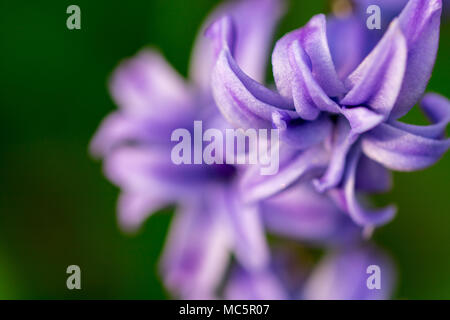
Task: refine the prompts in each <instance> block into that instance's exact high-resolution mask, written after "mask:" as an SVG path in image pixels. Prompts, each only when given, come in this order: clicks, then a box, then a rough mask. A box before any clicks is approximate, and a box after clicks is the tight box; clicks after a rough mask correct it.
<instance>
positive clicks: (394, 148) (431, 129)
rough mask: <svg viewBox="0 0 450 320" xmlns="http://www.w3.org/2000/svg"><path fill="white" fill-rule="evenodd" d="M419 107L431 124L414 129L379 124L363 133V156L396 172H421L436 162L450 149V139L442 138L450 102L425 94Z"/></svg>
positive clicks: (393, 123)
mask: <svg viewBox="0 0 450 320" xmlns="http://www.w3.org/2000/svg"><path fill="white" fill-rule="evenodd" d="M421 106H422V109H423V111H424V112H425V114H426V115H427V117H428V118H429V119H430V120H431V121H432V122H434V124H431V125H429V126H417V125H409V124H404V123H401V122H397V121H392V122H391V123H390V124H387V123H386V124H382V125H380V126H379V127H377V128H375V129H374V130H372V131H370V132H368V133H366V134H364V136H363V138H362V148H363V151H364V153H365V154H366V155H367V156H368V157H369V158H371V159H373V160H375V161H377V162H379V163H381V164H382V165H384V166H386V167H388V168H389V169H392V170H398V171H414V170H420V169H424V168H426V167H428V166H431V165H432V164H434V163H435V162H437V161H438V160H439V159H440V158H441V156H442V155H443V154H444V153H445V152H446V151H447V150H448V149H449V148H450V139H443V137H444V135H445V128H446V127H447V125H448V123H449V122H450V102H449V101H448V100H447V99H445V98H444V97H441V96H439V95H436V94H428V95H426V96H425V98H424V99H423V101H422V105H421Z"/></svg>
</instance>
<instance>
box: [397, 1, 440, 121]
mask: <svg viewBox="0 0 450 320" xmlns="http://www.w3.org/2000/svg"><path fill="white" fill-rule="evenodd" d="M441 13H442V1H441V0H417V1H409V2H408V4H407V5H406V7H405V8H404V9H403V11H402V13H401V14H400V17H399V23H400V28H401V29H402V32H403V34H404V35H405V38H406V41H407V46H408V63H407V66H406V72H405V77H404V80H403V84H402V88H401V91H400V94H399V96H398V99H397V102H396V103H395V106H394V108H393V109H392V113H391V118H392V119H398V118H400V117H401V116H403V115H405V114H406V113H407V112H408V111H409V110H410V109H411V108H412V107H413V106H414V105H415V104H416V102H417V100H419V98H420V96H421V95H422V94H423V92H424V91H425V88H426V86H427V84H428V81H429V79H430V76H431V72H432V70H433V67H434V62H435V60H436V54H437V50H438V46H439V28H440V19H441Z"/></svg>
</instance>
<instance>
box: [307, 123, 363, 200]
mask: <svg viewBox="0 0 450 320" xmlns="http://www.w3.org/2000/svg"><path fill="white" fill-rule="evenodd" d="M357 139H358V135H357V134H355V133H353V132H351V130H350V126H349V125H348V122H347V120H345V119H343V118H339V120H338V123H337V126H336V129H335V133H334V141H333V146H332V150H331V159H330V163H329V165H328V168H327V170H326V172H325V174H324V175H323V176H322V177H321V178H320V179H316V180H314V181H313V182H314V185H315V187H316V188H317V190H318V191H319V192H324V191H326V190H328V189H331V188H333V187H336V186H337V185H338V184H339V183H340V182H341V180H342V176H343V175H344V170H345V165H346V158H347V154H348V152H349V151H350V149H351V147H352V146H353V144H354V143H355V141H356V140H357Z"/></svg>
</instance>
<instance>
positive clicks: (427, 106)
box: [390, 93, 450, 139]
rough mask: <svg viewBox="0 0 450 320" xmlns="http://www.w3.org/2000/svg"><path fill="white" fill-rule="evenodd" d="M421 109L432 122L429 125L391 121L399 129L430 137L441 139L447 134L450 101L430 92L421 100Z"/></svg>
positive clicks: (449, 118) (449, 119)
mask: <svg viewBox="0 0 450 320" xmlns="http://www.w3.org/2000/svg"><path fill="white" fill-rule="evenodd" d="M420 106H421V109H422V111H423V112H424V114H425V116H426V117H427V118H428V120H429V121H430V122H431V123H432V124H431V125H427V126H418V125H412V124H406V123H403V122H399V121H391V122H390V124H391V125H392V126H394V127H395V128H397V129H400V130H403V131H407V132H409V133H411V134H414V135H418V136H422V137H425V138H430V139H439V138H443V137H444V136H445V129H446V127H447V125H448V123H449V122H450V101H449V100H448V99H447V98H445V97H443V96H440V95H438V94H435V93H429V94H426V95H425V97H424V98H423V99H422V101H421V104H420Z"/></svg>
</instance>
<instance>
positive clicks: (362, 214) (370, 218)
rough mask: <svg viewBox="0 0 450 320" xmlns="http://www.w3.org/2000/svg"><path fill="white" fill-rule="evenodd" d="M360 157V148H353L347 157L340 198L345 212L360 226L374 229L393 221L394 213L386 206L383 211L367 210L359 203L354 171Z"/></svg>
mask: <svg viewBox="0 0 450 320" xmlns="http://www.w3.org/2000/svg"><path fill="white" fill-rule="evenodd" d="M360 157H361V151H360V147H359V146H355V148H353V150H352V152H351V153H350V154H349V157H348V165H347V170H346V173H345V177H344V181H343V187H342V188H343V193H342V198H343V200H344V203H345V207H346V208H345V209H346V210H345V211H346V212H347V213H348V214H349V215H350V217H351V218H352V219H353V221H354V222H355V223H357V224H358V225H360V226H365V227H374V226H380V225H383V224H386V223H387V222H389V221H390V220H392V219H393V217H394V215H395V213H396V209H395V207H394V206H388V207H386V208H383V209H367V208H364V207H363V206H362V205H361V204H360V203H359V199H358V198H357V194H356V170H357V166H358V163H359V159H360Z"/></svg>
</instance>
